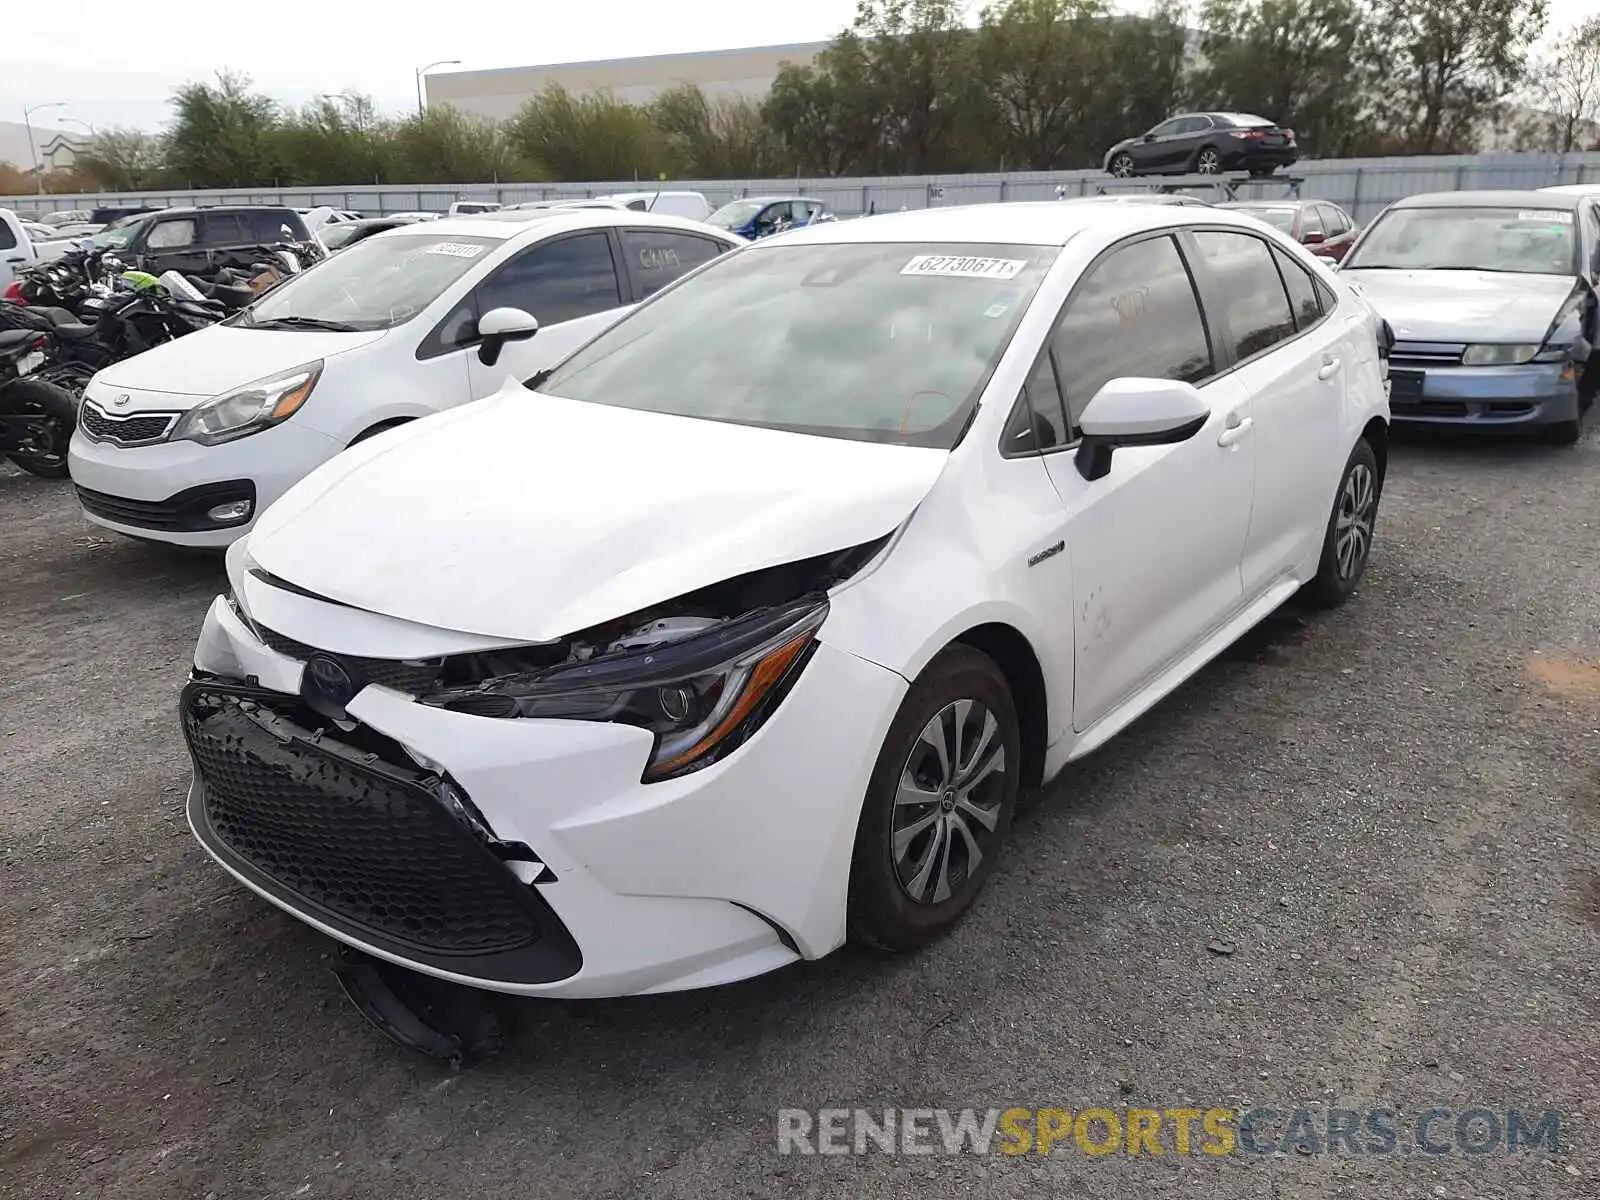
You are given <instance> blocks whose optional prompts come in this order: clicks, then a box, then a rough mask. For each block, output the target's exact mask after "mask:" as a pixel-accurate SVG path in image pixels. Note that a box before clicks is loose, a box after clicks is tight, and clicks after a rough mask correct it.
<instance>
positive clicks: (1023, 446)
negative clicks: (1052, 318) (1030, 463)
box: [1000, 350, 1072, 456]
mask: <svg viewBox="0 0 1600 1200" xmlns="http://www.w3.org/2000/svg"><path fill="white" fill-rule="evenodd" d="M1052 357H1053V356H1052V355H1051V353H1050V352H1049V351H1048V350H1046V351H1045V353H1043V354H1041V355H1040V356H1039V361H1038V362H1037V363H1035V364H1034V367H1033V374H1031V375H1029V376H1028V382H1027V383H1026V384H1024V385H1023V388H1022V395H1021V396H1019V397H1017V407H1016V409H1015V410H1014V411H1013V412H1012V414H1011V421H1010V423H1009V425H1007V427H1006V432H1005V437H1004V438H1003V440H1002V441H1001V443H1000V452H1001V453H1002V454H1005V455H1008V456H1013V455H1021V454H1037V453H1039V452H1040V451H1041V450H1050V449H1054V448H1055V447H1058V446H1065V445H1066V444H1067V443H1068V442H1070V441H1071V440H1072V437H1071V434H1070V433H1069V432H1068V427H1067V418H1066V412H1065V410H1064V409H1063V407H1062V404H1061V387H1060V384H1059V383H1058V382H1057V381H1056V369H1055V364H1054V363H1053V362H1052V361H1051V360H1052Z"/></svg>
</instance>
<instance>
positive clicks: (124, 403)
mask: <svg viewBox="0 0 1600 1200" xmlns="http://www.w3.org/2000/svg"><path fill="white" fill-rule="evenodd" d="M131 399H133V397H132V396H130V395H128V393H127V392H123V393H122V395H120V396H118V397H117V398H116V399H114V400H112V401H111V407H112V408H127V407H128V401H129V400H131Z"/></svg>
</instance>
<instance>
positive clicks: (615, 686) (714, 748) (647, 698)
mask: <svg viewBox="0 0 1600 1200" xmlns="http://www.w3.org/2000/svg"><path fill="white" fill-rule="evenodd" d="M827 615H828V601H827V598H826V597H824V596H812V597H807V598H804V599H801V600H798V601H795V602H794V603H792V604H787V605H784V606H782V607H778V608H766V609H759V610H757V611H755V612H753V613H749V614H747V615H746V616H743V617H739V618H736V619H735V620H732V621H728V622H725V623H724V624H721V625H718V626H716V627H715V628H713V629H709V630H706V631H705V632H703V633H699V634H695V635H692V636H690V637H686V638H683V639H681V640H679V641H676V642H670V643H667V644H664V645H657V646H651V647H648V648H646V649H643V650H630V651H624V652H619V653H614V654H607V655H602V656H601V657H598V658H592V659H590V660H588V661H587V662H579V663H570V664H566V665H563V666H559V667H552V668H550V669H547V670H544V671H537V672H530V673H526V674H522V675H514V676H506V677H503V678H500V679H495V680H490V681H489V682H488V683H485V684H483V685H481V686H479V687H475V688H471V689H459V690H456V691H447V692H436V693H434V694H433V695H431V696H429V697H427V699H426V703H428V704H432V705H436V706H439V707H442V708H448V709H452V710H454V711H457V712H470V713H474V714H477V715H480V716H495V717H546V718H553V719H559V720H570V721H616V722H620V723H622V724H625V725H637V726H639V727H640V728H643V729H648V730H649V731H650V732H651V733H653V734H654V735H655V745H654V747H652V749H651V752H650V759H649V762H648V763H647V764H646V766H645V769H644V776H643V779H644V782H646V783H652V782H654V781H656V780H659V779H671V778H674V777H675V776H679V775H686V774H688V773H689V772H691V771H698V770H699V769H700V768H702V767H707V766H710V765H711V764H712V763H714V762H716V761H717V760H718V759H720V758H722V757H723V756H724V755H726V754H728V753H729V752H730V751H732V750H733V749H734V748H735V747H737V746H739V745H742V744H743V743H744V742H745V741H746V740H747V739H748V738H749V737H750V736H751V735H752V734H754V733H755V731H756V730H757V729H759V728H760V727H761V726H762V724H763V723H764V722H765V721H766V719H767V717H768V716H770V715H771V713H772V711H773V710H774V709H775V708H776V707H777V705H778V703H779V702H780V701H781V700H782V699H783V697H784V695H785V694H786V693H787V691H788V689H789V687H790V685H791V684H792V683H793V682H794V680H795V678H796V677H797V676H798V675H799V673H800V672H801V670H803V669H804V667H805V663H806V660H807V659H808V658H809V657H810V654H811V651H812V649H813V648H814V646H815V645H816V633H817V630H818V629H819V628H820V627H821V625H822V622H823V621H824V620H825V619H826V618H827Z"/></svg>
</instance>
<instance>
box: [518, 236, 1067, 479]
mask: <svg viewBox="0 0 1600 1200" xmlns="http://www.w3.org/2000/svg"><path fill="white" fill-rule="evenodd" d="M1057 253H1058V251H1057V250H1056V249H1055V248H1051V247H1040V246H990V245H936V244H935V245H915V244H902V243H894V244H869V245H854V244H840V245H813V246H780V247H776V248H766V249H753V250H746V251H742V252H740V253H738V254H734V255H731V256H729V257H727V258H724V259H720V260H718V261H716V262H713V263H712V264H711V265H709V266H708V267H706V268H705V269H704V270H702V271H701V272H700V273H699V274H697V275H694V276H692V277H690V278H688V279H686V280H685V281H684V282H682V283H681V284H679V285H678V286H676V287H674V288H672V289H671V290H670V291H666V292H663V293H662V295H661V296H660V298H659V299H657V300H654V301H651V302H649V303H647V304H645V305H643V306H641V307H640V308H638V309H636V310H635V311H634V312H633V313H632V314H631V315H630V316H628V317H626V318H624V319H623V320H622V321H621V322H619V323H618V324H616V325H614V326H612V327H611V328H610V329H609V330H607V331H606V332H605V333H602V334H601V335H600V336H599V337H597V338H596V339H595V340H594V341H592V342H590V343H589V345H588V346H586V347H584V348H583V349H582V350H580V351H578V353H577V354H575V355H573V356H572V357H571V358H570V359H568V360H567V361H566V362H565V363H564V364H562V366H561V367H559V368H558V369H557V370H556V372H555V373H554V375H552V376H551V378H550V379H549V380H548V381H547V382H546V383H544V384H542V385H541V390H544V391H548V392H551V393H552V394H555V395H558V396H563V397H566V398H568V399H573V400H586V401H590V402H593V403H597V404H608V405H615V406H617V407H621V408H632V409H638V410H641V411H646V412H660V413H671V414H675V415H678V416H685V417H698V418H701V419H703V420H710V421H729V422H733V423H735V424H740V425H756V426H761V427H763V428H769V429H784V430H790V431H793V432H797V433H809V434H818V435H822V436H826V437H838V438H849V439H852V440H856V441H869V442H889V443H895V444H899V445H907V446H931V447H938V448H940V449H949V448H950V447H952V446H954V445H955V444H956V441H957V440H958V439H959V438H960V436H961V433H962V431H963V430H964V429H965V428H966V425H967V422H968V420H969V419H970V417H971V416H972V412H973V409H974V407H975V406H976V404H977V400H978V396H979V394H980V393H981V392H982V390H983V387H984V385H985V384H986V383H987V382H988V380H989V376H990V375H991V374H992V373H993V371H994V368H995V365H996V364H997V363H998V362H999V360H1000V356H1001V354H1003V353H1004V352H1005V348H1006V346H1007V345H1008V344H1009V342H1010V341H1011V335H1012V333H1013V332H1014V331H1015V329H1016V327H1017V322H1018V321H1020V320H1021V319H1022V314H1023V313H1024V312H1025V311H1026V310H1027V308H1028V305H1029V304H1030V303H1031V302H1032V300H1033V296H1034V293H1035V292H1036V291H1037V290H1038V287H1039V282H1040V280H1041V279H1042V278H1043V277H1044V273H1045V271H1046V270H1047V269H1048V268H1049V265H1050V263H1051V262H1052V261H1053V260H1054V259H1055V257H1056V255H1057Z"/></svg>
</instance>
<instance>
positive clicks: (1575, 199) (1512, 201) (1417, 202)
mask: <svg viewBox="0 0 1600 1200" xmlns="http://www.w3.org/2000/svg"><path fill="white" fill-rule="evenodd" d="M1582 201H1583V197H1582V196H1576V195H1573V194H1572V193H1571V192H1540V191H1535V190H1532V189H1529V190H1526V191H1511V190H1509V189H1508V190H1506V191H1493V192H1423V193H1422V194H1421V195H1417V196H1407V197H1406V198H1405V199H1404V200H1396V201H1395V202H1394V203H1393V204H1392V205H1390V207H1391V208H1554V209H1558V210H1560V209H1566V210H1575V209H1577V207H1578V205H1579V204H1580V203H1581V202H1582Z"/></svg>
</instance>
